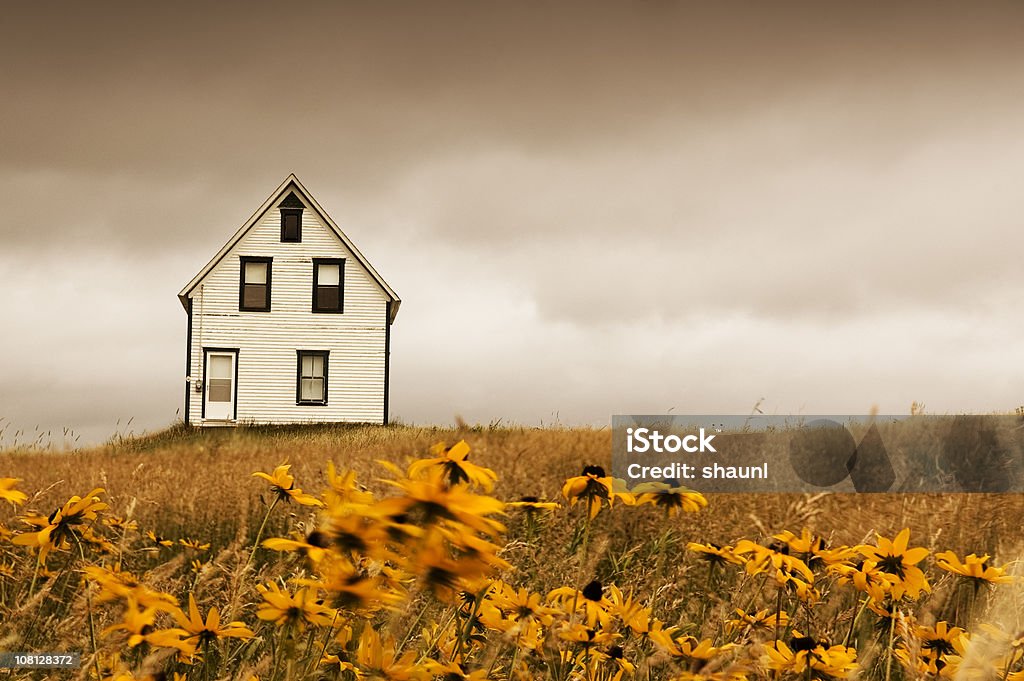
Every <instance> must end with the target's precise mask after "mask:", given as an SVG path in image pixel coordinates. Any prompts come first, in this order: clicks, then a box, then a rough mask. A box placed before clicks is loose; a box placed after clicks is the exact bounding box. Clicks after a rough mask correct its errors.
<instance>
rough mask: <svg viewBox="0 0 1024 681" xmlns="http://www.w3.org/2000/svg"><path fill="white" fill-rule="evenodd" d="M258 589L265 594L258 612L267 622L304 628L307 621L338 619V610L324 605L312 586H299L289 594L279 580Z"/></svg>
mask: <svg viewBox="0 0 1024 681" xmlns="http://www.w3.org/2000/svg"><path fill="white" fill-rule="evenodd" d="M256 589H257V591H259V592H260V595H261V596H262V597H263V602H262V603H260V606H259V608H258V609H257V611H256V616H257V617H258V618H260V619H261V620H263V621H264V622H273V623H274V624H276V625H277V626H293V627H297V628H298V629H300V630H304V629H305V627H306V625H307V624H312V625H314V626H330V625H331V623H332V622H333V621H334V619H335V615H336V613H335V611H334V610H333V609H331V608H328V607H327V606H325V605H324V604H323V601H322V600H320V599H319V598H318V597H317V595H316V591H315V590H314V589H312V588H310V587H302V588H299V589H297V590H296V591H295V593H294V594H290V593H288V592H287V591H286V590H284V589H282V588H281V587H279V586H278V585H277V583H275V582H268V583H267V584H264V585H260V586H258V587H256Z"/></svg>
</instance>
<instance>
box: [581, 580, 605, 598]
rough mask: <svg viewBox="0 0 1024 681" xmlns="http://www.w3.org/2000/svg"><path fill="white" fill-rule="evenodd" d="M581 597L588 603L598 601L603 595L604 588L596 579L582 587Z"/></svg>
mask: <svg viewBox="0 0 1024 681" xmlns="http://www.w3.org/2000/svg"><path fill="white" fill-rule="evenodd" d="M582 593H583V597H584V598H586V599H587V600H588V601H595V602H596V601H600V600H601V596H602V595H603V594H604V587H603V586H601V582H599V581H597V580H596V579H595V580H594V581H592V582H591V583H590V584H587V585H586V586H585V587H583V592H582Z"/></svg>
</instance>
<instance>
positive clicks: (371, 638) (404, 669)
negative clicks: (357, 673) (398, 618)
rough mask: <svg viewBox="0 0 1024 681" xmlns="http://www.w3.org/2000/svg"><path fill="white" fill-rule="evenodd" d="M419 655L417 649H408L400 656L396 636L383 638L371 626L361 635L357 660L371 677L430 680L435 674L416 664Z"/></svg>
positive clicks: (389, 680)
mask: <svg viewBox="0 0 1024 681" xmlns="http://www.w3.org/2000/svg"><path fill="white" fill-rule="evenodd" d="M417 657H418V653H417V652H416V651H415V650H407V651H405V652H404V653H403V654H402V656H401V657H398V656H397V654H396V652H395V639H394V637H393V636H387V637H385V638H383V639H382V638H381V636H380V634H378V633H377V631H376V630H375V629H374V628H373V627H371V626H367V627H366V628H365V629H363V634H362V636H360V637H359V648H358V650H357V651H356V661H357V663H358V664H359V666H360V667H361V668H362V669H363V671H364V672H365V673H366V674H368V675H369V677H370V678H371V679H387V680H388V681H428V679H430V678H431V677H432V676H433V675H432V674H431V672H430V671H429V670H428V669H427V668H426V667H424V666H422V665H418V664H416V658H417Z"/></svg>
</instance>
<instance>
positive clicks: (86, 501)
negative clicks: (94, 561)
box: [11, 487, 107, 563]
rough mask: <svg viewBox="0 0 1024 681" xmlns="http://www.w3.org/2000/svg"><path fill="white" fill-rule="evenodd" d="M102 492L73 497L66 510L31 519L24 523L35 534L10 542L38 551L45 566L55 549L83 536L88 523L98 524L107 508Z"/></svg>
mask: <svg viewBox="0 0 1024 681" xmlns="http://www.w3.org/2000/svg"><path fill="white" fill-rule="evenodd" d="M101 494H103V489H102V488H99V487H97V488H96V489H94V490H92V491H91V492H89V493H88V494H86V495H85V496H84V497H80V496H77V495H76V496H73V497H71V498H70V499H69V500H68V501H67V502H66V503H65V504H64V505H63V506H61V507H60V508H59V509H57V510H56V511H54V512H53V513H52V514H50V516H49V517H46V516H31V517H29V518H25V519H24V522H25V523H27V524H29V525H32V526H34V527H36V528H38V529H37V530H36V531H35V532H25V533H22V534H18V535H15V536H14V538H13V539H11V542H12V543H14V544H17V545H19V546H28V547H30V548H33V549H38V551H39V562H40V563H45V562H46V556H47V555H48V554H49V553H50V551H51V550H53V549H57V550H59V549H61V548H63V547H64V546H67V545H68V543H69V542H70V541H71V540H72V539H78V538H80V537H81V536H82V530H83V529H84V527H85V525H86V523H88V522H90V521H93V520H96V518H97V516H98V514H99V513H100V512H101V511H104V510H106V508H107V505H106V504H105V503H103V502H102V501H100V496H99V495H101Z"/></svg>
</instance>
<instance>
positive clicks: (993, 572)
mask: <svg viewBox="0 0 1024 681" xmlns="http://www.w3.org/2000/svg"><path fill="white" fill-rule="evenodd" d="M935 559H936V563H937V564H938V566H939V567H940V568H942V569H943V570H946V571H947V572H952V573H953V574H957V575H960V576H961V577H965V578H967V579H968V580H970V581H972V582H974V583H975V584H982V583H985V584H1010V583H1012V582H1013V577H1012V576H1011V575H1008V574H1006V566H1003V567H995V566H992V565H989V564H988V561H989V556H988V555H984V556H980V557H979V556H978V555H976V554H973V553H972V554H971V555H969V556H967V557H966V558H964V560H963V562H960V559H959V558H957V556H956V554H955V553H953V552H952V551H944V552H943V553H936V554H935Z"/></svg>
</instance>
